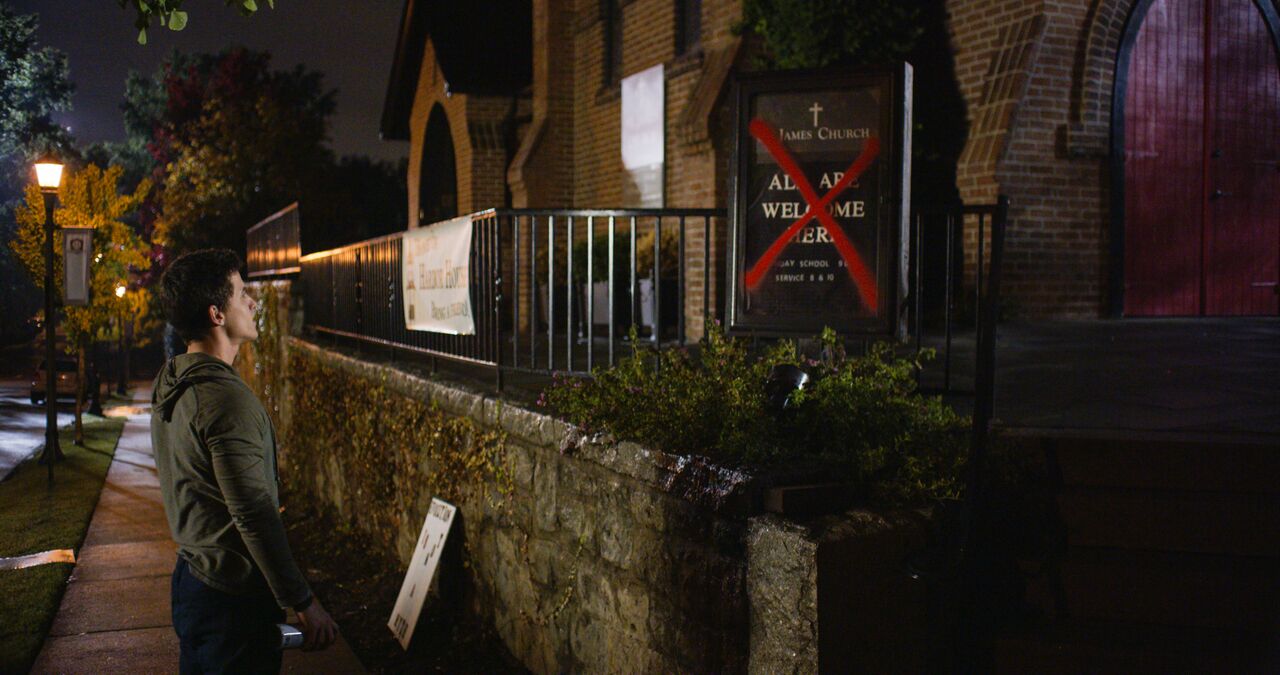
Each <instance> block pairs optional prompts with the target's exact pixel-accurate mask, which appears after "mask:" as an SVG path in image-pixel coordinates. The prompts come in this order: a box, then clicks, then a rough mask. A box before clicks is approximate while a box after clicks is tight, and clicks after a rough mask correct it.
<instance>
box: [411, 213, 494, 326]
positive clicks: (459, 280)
mask: <svg viewBox="0 0 1280 675" xmlns="http://www.w3.org/2000/svg"><path fill="white" fill-rule="evenodd" d="M402 243H403V245H404V250H403V254H402V256H401V260H402V264H401V277H402V283H401V287H402V288H403V289H404V325H405V328H408V329H409V330H424V331H431V332H433V333H447V334H449V335H475V332H476V323H475V318H474V316H473V315H472V313H471V289H470V284H469V280H470V278H471V216H461V217H458V218H454V219H452V220H445V221H442V222H439V223H435V224H434V225H431V226H429V227H423V228H418V229H415V230H409V231H408V232H405V233H404V241H403V242H402Z"/></svg>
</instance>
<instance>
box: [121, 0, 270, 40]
mask: <svg viewBox="0 0 1280 675" xmlns="http://www.w3.org/2000/svg"><path fill="white" fill-rule="evenodd" d="M117 1H118V2H119V3H120V7H122V8H124V7H129V6H132V7H133V10H134V16H135V17H136V18H135V19H134V22H133V26H134V27H135V28H137V29H138V44H142V45H145V44H147V28H149V27H150V26H151V21H152V20H153V19H158V20H159V22H160V25H161V26H162V27H164V28H168V29H169V30H172V31H179V30H182V29H183V28H186V27H187V13H186V12H184V11H182V2H183V0H117ZM266 2H267V6H268V7H270V8H272V9H275V7H276V3H275V0H266ZM226 3H227V6H228V7H235V8H236V9H238V10H240V13H241V14H243V15H244V16H250V15H252V14H253V13H254V12H256V11H258V3H257V1H256V0H226Z"/></svg>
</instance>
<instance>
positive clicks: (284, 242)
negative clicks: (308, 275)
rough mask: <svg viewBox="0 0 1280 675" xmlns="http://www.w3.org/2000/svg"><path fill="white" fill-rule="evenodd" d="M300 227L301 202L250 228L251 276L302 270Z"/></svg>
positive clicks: (247, 258)
mask: <svg viewBox="0 0 1280 675" xmlns="http://www.w3.org/2000/svg"><path fill="white" fill-rule="evenodd" d="M299 230H300V227H299V224H298V202H294V203H292V204H290V205H288V206H286V207H284V208H283V209H280V210H279V211H277V212H275V213H273V214H271V215H269V216H267V217H266V218H263V219H262V221H261V222H259V223H258V224H257V225H254V226H253V227H250V228H249V229H248V230H246V231H245V233H244V236H245V243H246V245H247V251H246V256H245V265H246V266H247V267H248V268H249V278H251V279H257V278H260V277H269V276H277V275H282V274H296V273H298V272H299V271H300V270H301V268H300V267H299V265H298V258H299V257H300V256H301V253H302V245H301V239H300V237H299Z"/></svg>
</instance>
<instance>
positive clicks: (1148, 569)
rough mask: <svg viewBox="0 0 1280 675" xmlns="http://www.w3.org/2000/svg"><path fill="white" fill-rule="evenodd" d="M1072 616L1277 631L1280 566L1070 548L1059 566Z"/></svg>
mask: <svg viewBox="0 0 1280 675" xmlns="http://www.w3.org/2000/svg"><path fill="white" fill-rule="evenodd" d="M1061 582H1062V589H1063V596H1064V598H1065V602H1066V607H1065V608H1063V609H1065V614H1066V616H1067V617H1069V618H1071V619H1075V620H1083V621H1105V622H1117V623H1137V624H1156V625H1169V626H1196V627H1206V628H1224V629H1233V630H1246V631H1267V630H1272V631H1273V630H1274V629H1275V626H1277V625H1278V623H1280V561H1277V560H1276V559H1275V558H1270V557H1260V556H1258V557H1253V556H1222V555H1206V554H1199V553H1176V552H1168V551H1133V550H1124V549H1114V548H1089V547H1071V548H1070V549H1069V550H1068V551H1067V553H1066V558H1065V560H1064V561H1063V563H1062V566H1061Z"/></svg>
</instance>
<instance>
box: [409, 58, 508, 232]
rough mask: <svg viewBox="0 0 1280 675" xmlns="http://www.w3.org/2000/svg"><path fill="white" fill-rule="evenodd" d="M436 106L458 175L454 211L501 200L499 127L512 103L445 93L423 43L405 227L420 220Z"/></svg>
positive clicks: (503, 187)
mask: <svg viewBox="0 0 1280 675" xmlns="http://www.w3.org/2000/svg"><path fill="white" fill-rule="evenodd" d="M436 104H439V105H440V107H441V109H442V110H443V111H444V114H445V117H446V118H447V119H448V122H449V132H450V136H451V138H452V139H453V150H454V166H455V171H456V173H457V187H458V213H459V214H464V213H472V212H474V211H479V210H481V209H487V208H492V207H495V206H504V205H505V202H506V181H505V177H506V171H507V167H506V164H507V157H506V150H505V148H504V146H503V129H504V125H505V124H506V123H507V120H508V117H509V116H512V115H514V114H515V113H516V106H517V104H518V102H517V101H514V100H513V99H510V98H506V97H495V96H473V95H467V94H453V95H450V94H449V93H448V92H447V90H446V82H445V79H444V73H443V71H441V70H440V66H439V63H438V62H437V61H436V57H435V48H434V46H433V45H432V44H431V41H430V40H428V41H427V45H426V48H425V49H424V51H423V58H422V70H421V72H420V73H419V75H418V90H417V92H416V93H415V94H414V98H413V110H412V112H411V113H410V117H409V175H408V181H409V185H408V187H409V227H410V229H412V228H415V227H420V226H422V225H428V224H429V223H422V222H419V213H420V211H419V207H418V198H419V195H418V191H419V188H420V187H421V184H422V175H423V172H424V171H427V170H430V168H431V167H426V166H424V165H423V139H424V137H425V135H426V130H427V123H428V122H429V121H430V116H431V111H432V110H433V109H435V106H436Z"/></svg>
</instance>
